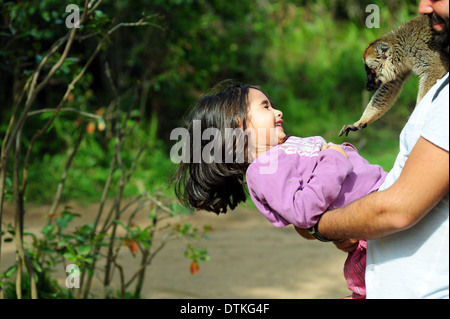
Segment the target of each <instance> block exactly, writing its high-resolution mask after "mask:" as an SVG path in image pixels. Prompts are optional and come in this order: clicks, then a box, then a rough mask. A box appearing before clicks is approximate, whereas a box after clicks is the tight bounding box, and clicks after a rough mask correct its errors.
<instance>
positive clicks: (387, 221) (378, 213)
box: [318, 137, 449, 239]
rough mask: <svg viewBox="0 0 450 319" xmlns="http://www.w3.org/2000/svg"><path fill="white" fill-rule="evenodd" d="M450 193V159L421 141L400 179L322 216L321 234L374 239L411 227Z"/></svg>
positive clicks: (438, 149) (432, 146)
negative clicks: (383, 188)
mask: <svg viewBox="0 0 450 319" xmlns="http://www.w3.org/2000/svg"><path fill="white" fill-rule="evenodd" d="M448 191H449V156H448V151H446V150H444V149H441V148H439V147H437V146H435V145H434V144H432V143H430V142H428V141H427V140H425V139H424V138H422V137H421V138H419V140H418V142H417V143H416V145H415V146H414V149H413V151H412V152H411V154H410V156H409V157H408V160H407V161H406V164H405V167H404V168H403V171H402V173H401V174H400V177H399V178H398V180H397V181H396V182H395V183H394V184H393V185H392V186H391V187H390V188H388V189H386V190H384V191H380V192H374V193H372V194H370V195H367V196H365V197H363V198H361V199H359V200H357V201H355V202H353V203H351V204H349V205H347V206H345V207H342V208H338V209H336V210H334V211H330V212H327V213H325V214H324V215H322V218H321V219H320V221H319V225H318V231H319V232H320V233H321V234H322V235H324V236H326V237H328V238H332V239H347V238H352V239H374V238H379V237H384V236H387V235H390V234H393V233H395V232H398V231H401V230H404V229H407V228H409V227H412V226H413V225H415V224H416V223H417V222H419V221H420V220H421V219H422V218H423V217H424V216H425V215H426V214H428V213H429V212H430V211H431V210H432V209H433V207H434V206H435V205H436V204H438V203H439V201H440V200H441V199H442V198H443V197H444V196H445V195H447V194H448Z"/></svg>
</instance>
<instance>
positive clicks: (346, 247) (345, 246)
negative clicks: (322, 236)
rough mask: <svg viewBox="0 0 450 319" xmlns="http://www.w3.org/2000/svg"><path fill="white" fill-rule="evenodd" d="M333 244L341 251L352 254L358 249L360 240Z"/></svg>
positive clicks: (344, 240) (345, 240) (340, 241)
mask: <svg viewBox="0 0 450 319" xmlns="http://www.w3.org/2000/svg"><path fill="white" fill-rule="evenodd" d="M333 244H334V245H335V246H336V247H337V248H338V249H340V250H342V251H344V252H346V253H351V252H353V251H355V250H356V248H358V244H359V240H357V239H343V240H339V241H334V242H333Z"/></svg>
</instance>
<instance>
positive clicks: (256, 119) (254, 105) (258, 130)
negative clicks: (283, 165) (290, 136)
mask: <svg viewBox="0 0 450 319" xmlns="http://www.w3.org/2000/svg"><path fill="white" fill-rule="evenodd" d="M248 100H249V104H250V107H249V111H248V113H247V129H250V130H249V131H250V134H249V136H250V140H249V142H250V143H251V147H252V149H254V150H255V151H256V153H255V152H253V153H254V154H253V156H255V157H256V156H258V155H259V154H261V153H263V152H265V151H267V150H268V149H270V148H271V147H273V146H275V145H278V144H281V143H283V142H284V140H285V138H286V134H285V133H284V130H283V120H282V119H281V117H282V116H283V113H282V112H281V111H279V110H277V109H274V108H273V106H272V105H271V104H270V100H269V98H268V97H267V96H265V95H264V93H262V92H261V91H259V90H257V89H253V88H251V89H250V90H249V92H248Z"/></svg>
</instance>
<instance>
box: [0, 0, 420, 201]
mask: <svg viewBox="0 0 450 319" xmlns="http://www.w3.org/2000/svg"><path fill="white" fill-rule="evenodd" d="M75 3H77V4H78V5H79V6H80V9H81V10H83V2H82V1H76V2H75ZM369 3H376V4H377V5H379V7H380V9H381V21H380V23H381V28H380V29H369V28H367V27H366V26H365V24H364V21H365V17H366V16H367V13H366V12H365V7H366V5H367V4H369ZM416 10H417V9H416V6H415V5H412V4H411V3H410V2H408V1H397V2H396V3H393V2H390V1H381V0H379V1H356V0H355V1H353V0H352V1H315V2H312V3H311V2H307V1H300V0H297V1H293V0H291V1H287V0H283V1H281V0H280V1H269V2H264V3H260V2H257V1H247V2H245V1H244V2H242V1H235V0H232V1H219V0H217V1H206V0H197V1H192V0H173V1H167V0H158V1H154V0H139V1H132V2H130V1H124V0H115V1H105V3H104V4H102V6H100V7H99V9H98V10H97V11H96V13H95V20H94V21H92V23H90V24H88V26H87V28H88V29H89V30H84V31H85V32H87V31H96V32H99V33H100V34H101V33H102V32H101V30H104V28H105V27H106V26H108V25H111V23H112V21H113V20H114V21H132V20H133V19H135V18H136V13H142V14H143V15H151V16H152V17H153V18H152V23H153V25H154V26H149V27H142V28H136V29H133V30H132V31H130V29H122V30H118V31H117V33H115V34H114V35H113V37H112V38H111V41H110V44H109V48H108V49H107V50H106V51H105V52H104V53H103V54H102V58H101V59H99V60H98V62H95V63H94V65H93V66H92V67H91V68H90V69H89V70H88V72H87V74H86V75H85V76H84V77H83V78H82V80H80V82H79V83H78V84H77V86H76V87H75V89H74V91H73V93H72V94H71V96H70V98H69V99H68V102H67V107H69V108H70V107H72V108H76V109H79V110H81V111H85V112H91V113H95V112H104V111H105V110H107V109H108V107H109V103H110V102H111V90H110V87H109V86H108V85H107V84H106V82H107V81H105V76H104V67H103V64H102V62H101V60H103V61H105V60H106V61H108V62H109V65H110V66H111V67H112V73H113V74H112V75H113V77H114V78H117V85H118V87H117V89H118V91H119V93H122V92H126V91H127V90H129V88H130V84H131V83H138V84H139V87H140V88H141V89H142V92H143V94H142V96H141V97H140V101H138V102H137V103H138V104H139V110H138V114H137V116H140V117H142V118H143V121H141V124H140V125H139V128H138V129H137V130H135V131H134V132H133V134H134V136H133V139H135V140H136V141H142V140H143V139H150V141H151V144H150V147H149V148H148V149H147V150H145V153H144V155H143V157H142V158H144V160H143V161H142V166H141V167H139V168H138V171H137V174H136V176H139V177H138V180H137V181H134V182H132V183H131V184H130V185H129V186H128V187H127V189H126V194H127V196H130V195H132V194H135V193H136V190H137V187H138V186H137V185H138V184H139V185H142V183H143V184H144V185H145V186H146V187H147V188H150V189H151V188H160V187H163V186H164V185H167V176H168V172H170V170H171V168H172V165H171V163H170V160H169V157H168V153H169V147H170V146H171V143H173V141H170V140H169V133H170V131H171V130H172V129H173V128H174V127H176V126H179V125H180V124H181V122H180V119H181V118H182V116H183V114H184V113H185V112H186V110H187V108H188V107H189V106H190V105H191V104H192V103H193V102H194V101H195V99H197V98H198V97H199V95H200V94H202V93H203V92H205V91H206V90H207V89H208V88H210V87H212V86H213V85H214V84H216V83H217V82H219V81H221V80H223V79H225V78H234V79H236V80H239V81H243V82H251V83H253V84H257V85H259V86H261V87H262V88H263V89H264V90H265V91H266V92H267V93H268V94H269V95H270V96H271V97H272V99H273V100H274V101H275V102H276V104H277V105H278V107H279V108H280V109H281V110H282V111H283V113H284V117H285V119H287V120H286V121H285V123H286V128H287V131H288V133H290V134H293V135H300V136H308V135H322V136H324V137H325V138H326V139H328V140H331V141H333V142H336V143H339V142H341V141H342V139H340V138H337V132H339V130H340V128H341V127H342V126H343V125H344V124H348V123H351V122H354V121H355V120H356V119H357V118H358V116H359V114H361V112H362V110H363V108H364V106H365V105H366V103H367V101H368V99H369V98H370V96H369V95H368V94H367V92H365V90H364V82H365V74H364V67H363V63H362V60H361V54H362V51H363V49H364V48H365V46H366V45H367V44H368V43H369V42H371V41H372V40H373V39H375V38H377V37H378V36H380V35H381V34H383V33H385V32H387V31H388V30H390V29H392V28H394V27H396V26H397V25H399V24H400V23H401V22H403V21H405V20H407V19H408V18H410V17H412V16H413V15H415V14H416ZM2 13H3V15H4V17H5V19H6V24H5V26H3V27H2V28H1V37H0V44H1V45H0V47H1V49H0V70H1V71H0V73H1V74H0V75H2V77H3V78H5V81H2V84H3V85H1V86H0V93H1V94H0V96H3V97H4V99H5V101H4V102H5V103H6V104H5V103H3V104H4V105H7V107H5V108H3V109H2V110H1V111H0V119H7V118H8V116H9V114H10V113H9V112H10V107H8V105H11V103H12V93H13V91H12V90H11V88H10V87H9V85H10V83H14V82H17V83H20V82H22V83H23V81H24V80H25V77H24V76H27V75H29V74H30V70H31V69H32V68H33V66H35V65H36V64H37V63H39V62H40V60H41V59H42V56H43V55H44V53H45V52H46V50H47V49H48V48H49V47H50V45H51V44H52V43H53V41H55V40H56V39H57V38H58V37H61V36H62V35H64V34H65V32H67V28H66V27H65V24H64V21H65V18H66V17H67V15H68V13H66V12H65V5H63V4H62V3H61V2H60V1H58V0H45V1H26V2H24V1H21V2H12V1H9V2H6V3H5V4H4V5H3V7H2ZM100 34H99V36H100ZM91 47H92V41H89V40H87V41H83V42H80V43H79V44H77V46H76V47H74V48H73V50H72V51H71V53H70V56H69V57H68V58H67V59H66V60H65V62H64V64H63V65H62V67H61V68H60V69H59V70H58V72H57V74H56V76H57V80H56V81H54V82H53V83H52V84H51V85H50V88H49V89H48V90H44V92H43V94H41V95H40V97H39V99H38V101H37V102H36V106H39V105H44V106H53V105H55V104H56V103H57V101H59V99H60V98H61V96H62V94H63V90H64V86H63V84H64V83H68V81H70V79H71V78H72V77H73V75H74V74H76V73H77V72H79V70H80V68H81V66H82V64H83V63H84V62H85V61H86V54H87V52H88V51H89V49H90V48H91ZM60 55H61V52H59V53H57V54H55V55H54V56H52V57H51V61H49V62H52V61H53V62H54V61H56V60H57V59H58V58H59V57H60ZM416 92H417V79H414V80H410V81H409V82H408V83H407V85H405V87H404V90H403V92H402V94H401V96H400V97H399V99H398V101H397V103H396V105H395V106H394V107H393V109H392V110H391V111H390V112H389V113H388V115H387V116H386V117H385V118H384V119H382V120H380V121H378V122H376V123H374V124H373V125H371V126H370V127H369V128H367V129H366V130H365V131H363V132H359V133H352V134H350V136H349V137H348V140H349V141H350V142H352V143H354V144H355V145H356V146H358V147H359V148H360V150H361V151H362V153H363V154H364V155H365V156H366V157H368V159H369V160H371V161H374V162H381V163H382V164H383V166H384V167H385V169H389V166H390V165H391V164H392V162H393V160H394V158H395V153H396V147H397V139H398V134H399V131H400V128H401V127H402V125H403V124H402V123H404V121H405V119H406V117H407V116H408V114H409V113H410V111H411V109H412V108H413V107H414V101H415V95H416ZM128 96H130V95H128ZM50 116H51V114H49V113H44V114H40V115H36V116H33V117H30V119H29V120H28V121H27V125H26V128H25V132H24V134H23V138H24V140H25V145H24V149H26V146H27V144H26V143H27V141H29V140H30V138H31V136H32V132H34V131H35V130H37V129H39V128H41V127H42V126H43V124H44V123H45V121H46V120H48V118H49V117H50ZM82 118H83V117H80V116H79V115H76V114H70V113H62V114H61V115H60V116H59V117H58V119H57V120H56V121H55V122H54V123H53V125H52V127H51V128H50V130H49V132H47V133H46V136H45V138H43V139H40V140H38V142H37V143H36V145H35V147H34V150H33V155H32V161H31V168H30V180H31V181H32V182H30V183H29V187H28V190H27V194H26V195H27V199H28V200H32V201H38V202H48V201H50V200H52V198H53V195H52V194H54V191H55V186H56V185H57V181H58V180H59V178H60V176H61V173H62V172H63V170H64V165H65V161H66V158H67V153H68V152H69V151H70V150H71V148H72V147H73V145H74V143H75V140H76V135H77V134H78V131H77V130H78V127H79V125H80V120H81V119H82ZM1 123H2V124H1V125H2V126H1V128H0V132H2V135H3V132H4V130H5V129H6V121H1ZM96 125H99V123H96ZM111 132H113V128H112V127H109V128H106V130H103V131H100V130H98V129H97V130H95V132H94V133H93V134H88V135H87V136H86V138H85V140H84V141H83V142H82V145H81V146H80V150H79V155H78V156H77V158H76V160H75V162H74V164H73V168H72V169H71V171H70V172H69V176H68V183H67V185H66V188H65V190H64V193H63V199H69V198H70V199H75V198H81V199H84V200H87V201H95V200H98V194H99V192H100V191H101V189H100V187H101V185H103V183H104V181H105V180H106V177H107V173H108V170H109V167H108V163H109V161H108V159H109V158H111V156H112V152H113V150H112V149H111V147H110V145H109V144H108V143H109V142H108V136H107V135H108V134H111ZM367 141H370V143H369V142H367ZM377 145H383V146H384V151H383V150H380V149H379V147H378V146H377ZM134 147H135V145H130V147H129V148H127V149H125V152H124V156H127V157H128V158H132V157H133V156H134V154H135V150H136V148H134ZM42 168H48V169H46V170H42ZM33 181H39V183H34V182H33ZM117 182H118V176H115V178H114V181H113V183H117Z"/></svg>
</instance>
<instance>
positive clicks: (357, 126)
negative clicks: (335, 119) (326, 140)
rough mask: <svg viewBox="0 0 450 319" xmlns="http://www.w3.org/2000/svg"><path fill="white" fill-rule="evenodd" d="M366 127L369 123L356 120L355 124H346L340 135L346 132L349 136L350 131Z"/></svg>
mask: <svg viewBox="0 0 450 319" xmlns="http://www.w3.org/2000/svg"><path fill="white" fill-rule="evenodd" d="M366 127H367V123H358V122H356V123H355V124H351V125H344V127H343V128H342V129H341V131H340V132H339V136H342V135H344V134H345V136H348V133H349V132H350V131H361V130H362V129H364V128H366Z"/></svg>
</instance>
